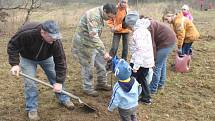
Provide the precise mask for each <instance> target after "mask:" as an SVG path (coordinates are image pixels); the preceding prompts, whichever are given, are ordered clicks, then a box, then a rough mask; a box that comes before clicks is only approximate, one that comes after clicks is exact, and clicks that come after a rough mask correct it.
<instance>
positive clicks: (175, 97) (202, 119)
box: [0, 3, 215, 121]
mask: <svg viewBox="0 0 215 121" xmlns="http://www.w3.org/2000/svg"><path fill="white" fill-rule="evenodd" d="M93 6H94V5H86V4H71V5H67V6H63V7H62V6H60V7H55V6H52V7H43V9H41V10H37V11H35V12H34V13H33V14H32V17H31V20H35V21H43V20H46V19H53V20H56V21H58V23H59V24H60V26H61V31H62V34H63V40H62V42H63V45H64V49H65V52H66V57H67V62H68V75H67V80H66V89H67V90H68V91H69V92H71V93H73V94H75V95H78V96H80V97H81V99H82V100H83V101H85V102H87V103H89V104H91V105H93V106H94V107H96V108H97V109H98V112H96V113H85V112H83V111H82V110H81V109H80V108H78V106H77V108H76V109H75V110H73V111H68V110H67V109H65V108H62V107H61V106H60V105H59V104H58V103H57V100H56V98H55V96H54V94H53V93H52V91H51V90H50V89H48V88H47V87H44V86H41V85H39V84H38V87H39V88H38V89H39V109H38V111H39V115H40V117H41V121H86V120H87V121H118V120H119V116H118V112H117V111H114V112H113V113H110V112H108V111H107V105H108V102H109V100H110V96H111V92H100V96H99V97H96V98H92V97H89V96H86V95H84V94H83V92H82V88H81V82H82V81H81V77H80V66H79V64H78V62H77V60H75V59H74V58H73V57H72V54H71V46H72V37H73V35H74V30H75V28H76V27H75V26H76V24H77V23H78V21H79V18H80V16H81V14H83V13H84V11H85V10H87V9H89V8H92V7H93ZM142 6H144V7H142ZM142 6H141V5H140V6H139V11H140V12H141V13H142V14H144V15H147V16H150V17H152V18H154V19H157V20H161V19H160V17H161V16H162V9H163V8H164V6H165V4H164V3H160V4H146V5H142ZM131 7H132V6H131ZM132 9H135V7H133V8H132ZM23 13H24V12H22V11H20V12H15V11H14V12H13V11H12V12H11V14H12V15H13V16H11V17H10V18H9V22H8V23H6V24H4V25H1V28H3V29H5V31H6V33H5V34H4V35H2V36H0V39H1V43H0V50H1V51H0V55H1V56H0V63H1V64H0V80H1V81H0V92H1V93H0V121H25V120H27V118H26V113H25V111H24V95H23V83H22V79H21V77H20V78H16V77H13V76H11V74H10V72H9V70H10V65H9V64H8V60H7V52H6V48H7V43H8V40H9V38H10V37H11V36H12V34H13V33H14V32H15V31H16V30H17V28H18V27H19V26H20V25H21V24H22V21H23V18H24V16H23ZM192 13H193V16H194V23H195V24H196V26H197V27H198V30H199V31H200V33H201V38H200V40H199V41H196V42H195V43H194V45H193V48H194V54H193V58H192V63H191V70H190V72H189V73H184V74H181V73H175V72H172V71H170V64H171V63H172V62H173V61H174V55H172V56H170V58H169V62H168V69H167V71H168V72H167V74H168V75H167V82H166V87H165V89H164V91H162V92H159V93H158V94H157V95H155V96H154V97H153V104H152V105H150V106H145V105H142V104H140V105H139V106H138V111H137V114H138V119H139V120H140V121H215V106H214V105H215V81H214V78H215V69H214V68H215V56H214V55H215V48H214V47H215V35H214V32H215V25H214V23H215V11H213V10H211V11H198V10H192ZM111 36H112V35H111V33H110V32H109V30H108V29H107V28H104V31H103V34H102V40H103V41H104V43H105V45H106V48H107V49H109V48H110V46H111V41H112V37H111ZM120 52H121V51H120V50H119V54H121V53H120ZM37 77H38V78H39V79H41V80H43V81H47V79H46V77H45V75H44V74H43V72H42V70H41V69H40V68H39V69H38V74H37ZM111 80H112V81H114V79H112V78H111V76H110V75H109V76H108V81H109V83H111ZM73 101H74V103H75V104H76V105H78V102H77V101H76V100H73Z"/></svg>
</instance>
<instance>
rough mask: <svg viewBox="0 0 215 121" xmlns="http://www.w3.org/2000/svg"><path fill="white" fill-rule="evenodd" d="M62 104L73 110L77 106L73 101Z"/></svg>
mask: <svg viewBox="0 0 215 121" xmlns="http://www.w3.org/2000/svg"><path fill="white" fill-rule="evenodd" d="M62 105H63V106H64V107H66V108H67V109H69V110H73V109H74V108H75V105H74V104H73V103H72V102H71V101H66V102H65V103H62Z"/></svg>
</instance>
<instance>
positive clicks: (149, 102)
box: [139, 99, 152, 105]
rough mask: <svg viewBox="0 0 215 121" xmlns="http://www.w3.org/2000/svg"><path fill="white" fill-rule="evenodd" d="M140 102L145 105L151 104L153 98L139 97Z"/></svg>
mask: <svg viewBox="0 0 215 121" xmlns="http://www.w3.org/2000/svg"><path fill="white" fill-rule="evenodd" d="M139 102H141V103H143V104H145V105H151V104H152V100H151V99H139Z"/></svg>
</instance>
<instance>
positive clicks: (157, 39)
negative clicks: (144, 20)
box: [148, 20, 177, 59]
mask: <svg viewBox="0 0 215 121" xmlns="http://www.w3.org/2000/svg"><path fill="white" fill-rule="evenodd" d="M150 21H151V24H150V26H149V28H148V30H149V31H150V32H151V36H152V44H153V50H154V56H155V57H156V52H157V51H158V50H159V49H162V48H166V47H169V46H172V45H174V44H175V43H176V40H177V38H176V35H175V32H174V31H173V30H172V28H170V27H169V26H168V25H166V24H164V23H161V22H158V21H154V20H150ZM155 59H156V58H155Z"/></svg>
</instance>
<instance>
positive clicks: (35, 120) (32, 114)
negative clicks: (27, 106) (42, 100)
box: [28, 111, 40, 121]
mask: <svg viewBox="0 0 215 121" xmlns="http://www.w3.org/2000/svg"><path fill="white" fill-rule="evenodd" d="M28 118H29V120H31V121H38V120H40V117H39V116H38V113H37V111H30V112H28Z"/></svg>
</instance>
